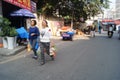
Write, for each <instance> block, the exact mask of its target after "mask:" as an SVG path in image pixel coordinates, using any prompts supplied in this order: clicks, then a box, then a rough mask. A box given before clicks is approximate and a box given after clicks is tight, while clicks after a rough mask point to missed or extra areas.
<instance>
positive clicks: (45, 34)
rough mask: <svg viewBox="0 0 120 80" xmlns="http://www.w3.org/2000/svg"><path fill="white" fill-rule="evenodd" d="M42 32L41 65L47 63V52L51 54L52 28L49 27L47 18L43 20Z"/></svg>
mask: <svg viewBox="0 0 120 80" xmlns="http://www.w3.org/2000/svg"><path fill="white" fill-rule="evenodd" d="M40 32H41V34H40V49H41V65H44V64H45V55H44V54H45V52H46V53H47V54H48V55H50V37H51V29H50V28H49V27H48V23H47V21H46V20H43V21H42V29H41V31H40Z"/></svg>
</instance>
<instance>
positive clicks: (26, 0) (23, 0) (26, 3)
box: [4, 0, 31, 11]
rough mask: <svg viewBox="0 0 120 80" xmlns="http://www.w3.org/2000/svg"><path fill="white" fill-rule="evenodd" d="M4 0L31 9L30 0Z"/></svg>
mask: <svg viewBox="0 0 120 80" xmlns="http://www.w3.org/2000/svg"><path fill="white" fill-rule="evenodd" d="M4 1H6V2H9V3H11V4H13V5H16V6H19V7H21V8H25V9H28V10H30V11H31V1H30V0H4Z"/></svg>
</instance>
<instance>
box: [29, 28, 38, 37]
mask: <svg viewBox="0 0 120 80" xmlns="http://www.w3.org/2000/svg"><path fill="white" fill-rule="evenodd" d="M32 33H34V34H35V35H34V36H31V34H32ZM39 35H40V32H39V29H38V28H37V27H36V26H35V27H30V28H29V39H37V37H38V36H39Z"/></svg>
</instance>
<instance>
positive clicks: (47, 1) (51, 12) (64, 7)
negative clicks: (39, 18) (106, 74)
mask: <svg viewBox="0 0 120 80" xmlns="http://www.w3.org/2000/svg"><path fill="white" fill-rule="evenodd" d="M108 4H109V0H104V1H103V2H102V3H101V0H90V1H89V3H87V1H86V0H38V3H37V5H38V6H37V8H38V13H41V14H44V15H47V16H57V15H60V16H61V17H63V18H66V17H67V18H70V19H71V18H72V17H74V19H77V18H78V19H79V18H80V17H81V16H82V17H84V18H85V19H87V18H88V17H89V16H95V15H97V14H99V13H101V12H103V11H102V10H103V8H108V7H109V5H108ZM56 13H59V14H56Z"/></svg>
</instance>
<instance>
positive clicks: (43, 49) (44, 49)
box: [40, 42, 50, 62]
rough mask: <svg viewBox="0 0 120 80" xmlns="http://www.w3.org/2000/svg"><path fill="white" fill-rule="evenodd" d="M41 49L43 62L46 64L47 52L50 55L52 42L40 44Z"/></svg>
mask: <svg viewBox="0 0 120 80" xmlns="http://www.w3.org/2000/svg"><path fill="white" fill-rule="evenodd" d="M40 49H41V61H42V62H45V52H46V53H47V54H48V55H50V42H46V43H45V42H41V43H40Z"/></svg>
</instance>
